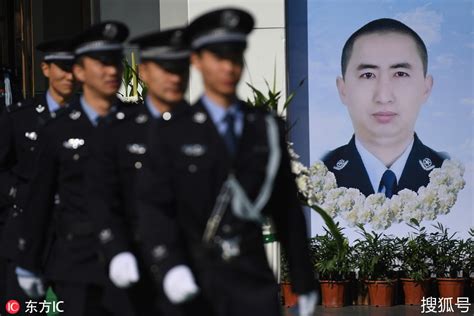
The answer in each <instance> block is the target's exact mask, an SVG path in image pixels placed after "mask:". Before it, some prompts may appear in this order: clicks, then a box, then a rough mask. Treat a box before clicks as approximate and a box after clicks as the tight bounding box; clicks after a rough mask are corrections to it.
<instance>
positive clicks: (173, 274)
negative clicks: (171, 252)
mask: <svg viewBox="0 0 474 316" xmlns="http://www.w3.org/2000/svg"><path fill="white" fill-rule="evenodd" d="M163 289H164V291H165V294H166V296H167V297H168V299H169V300H170V302H171V303H173V304H180V303H183V302H186V301H188V300H190V299H192V298H193V297H194V296H196V295H197V294H198V293H199V288H198V286H197V285H196V282H195V281H194V277H193V273H192V272H191V270H190V269H189V268H188V266H185V265H178V266H176V267H173V268H171V269H170V270H169V271H168V272H167V273H166V275H165V278H164V280H163Z"/></svg>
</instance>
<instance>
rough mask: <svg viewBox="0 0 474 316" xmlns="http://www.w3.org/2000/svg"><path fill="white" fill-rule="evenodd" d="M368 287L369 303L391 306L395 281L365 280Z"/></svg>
mask: <svg viewBox="0 0 474 316" xmlns="http://www.w3.org/2000/svg"><path fill="white" fill-rule="evenodd" d="M365 282H366V283H367V286H368V288H369V298H370V305H372V306H392V305H393V292H394V288H395V281H365Z"/></svg>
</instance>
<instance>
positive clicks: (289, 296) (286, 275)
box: [280, 249, 298, 308]
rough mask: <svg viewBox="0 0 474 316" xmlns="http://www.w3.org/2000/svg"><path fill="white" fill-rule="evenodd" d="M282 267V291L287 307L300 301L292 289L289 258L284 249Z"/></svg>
mask: <svg viewBox="0 0 474 316" xmlns="http://www.w3.org/2000/svg"><path fill="white" fill-rule="evenodd" d="M280 269H281V271H280V278H281V281H280V292H281V296H282V301H283V305H284V306H285V307H286V308H289V307H293V306H295V305H296V304H297V303H298V296H297V295H296V294H295V293H294V292H293V290H292V289H291V280H290V269H289V264H288V259H287V257H286V254H285V252H284V251H283V249H282V251H281V255H280Z"/></svg>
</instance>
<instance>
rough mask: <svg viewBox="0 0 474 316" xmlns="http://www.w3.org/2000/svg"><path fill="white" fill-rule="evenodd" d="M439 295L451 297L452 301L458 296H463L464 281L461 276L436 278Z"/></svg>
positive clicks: (455, 300)
mask: <svg viewBox="0 0 474 316" xmlns="http://www.w3.org/2000/svg"><path fill="white" fill-rule="evenodd" d="M436 280H437V281H438V290H439V296H440V297H452V298H453V302H457V300H458V297H460V296H463V293H464V282H465V281H466V279H463V278H437V279H436Z"/></svg>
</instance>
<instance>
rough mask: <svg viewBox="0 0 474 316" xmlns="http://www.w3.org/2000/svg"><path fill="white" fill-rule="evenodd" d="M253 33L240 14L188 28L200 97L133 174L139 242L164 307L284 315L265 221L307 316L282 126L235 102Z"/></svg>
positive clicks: (309, 294)
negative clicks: (190, 305)
mask: <svg viewBox="0 0 474 316" xmlns="http://www.w3.org/2000/svg"><path fill="white" fill-rule="evenodd" d="M253 25H254V20H253V18H252V17H251V16H250V15H249V14H248V13H247V12H245V11H242V10H238V9H231V8H230V9H222V10H217V11H213V12H210V13H207V14H204V15H202V16H200V17H198V18H197V19H196V20H194V21H193V22H192V23H191V24H190V26H189V32H190V35H189V36H190V45H191V48H192V50H193V52H192V55H191V62H192V64H193V65H194V66H195V67H196V68H197V69H198V70H199V71H200V72H201V74H202V77H203V82H204V90H205V91H204V95H203V96H202V97H201V99H200V100H199V101H198V102H197V103H196V104H194V105H193V106H192V107H190V108H189V109H188V110H187V111H186V112H185V113H184V114H183V115H180V116H179V117H175V118H174V119H173V120H170V121H168V122H165V123H164V124H162V125H161V126H156V131H155V132H154V133H153V135H155V136H156V137H153V138H151V140H150V154H149V156H148V159H147V163H146V164H145V166H144V168H143V169H142V172H140V175H139V189H138V196H139V197H138V199H139V201H138V211H139V214H140V217H139V223H140V226H139V232H140V237H141V238H142V240H143V243H144V249H143V251H144V255H145V258H146V260H147V264H148V266H149V269H150V270H151V271H152V272H153V274H154V279H155V280H156V282H161V283H162V284H163V288H164V291H165V294H166V295H167V297H168V298H169V299H170V300H171V302H173V303H175V304H181V303H183V302H186V301H189V300H190V299H192V298H193V297H195V296H196V295H198V294H201V297H202V298H204V299H205V300H206V302H207V304H208V307H209V308H210V309H211V311H210V312H208V313H207V314H206V315H222V316H224V315H225V316H232V315H260V316H262V315H272V316H274V315H280V313H281V306H280V302H279V298H278V288H277V284H276V281H275V278H274V276H273V273H272V271H271V269H270V268H269V265H268V262H267V258H266V256H265V251H264V246H263V238H262V228H261V223H262V217H263V216H264V215H268V216H271V217H272V218H273V220H274V222H275V224H276V227H277V231H278V236H279V239H280V240H281V242H282V245H283V247H284V248H285V250H286V252H287V253H288V256H289V261H290V269H291V278H292V282H293V286H294V290H295V291H296V293H298V294H300V297H299V303H300V304H299V307H300V312H301V315H312V312H313V311H314V305H315V301H316V294H315V291H314V276H313V272H312V269H311V264H310V260H309V255H308V247H307V239H306V238H307V235H306V225H305V220H304V216H303V212H302V210H301V207H300V204H299V202H298V199H297V194H296V192H297V191H296V186H295V180H294V177H293V176H292V174H291V170H290V164H289V156H288V152H287V150H286V142H285V139H284V135H285V134H284V126H283V124H284V123H283V122H282V121H280V120H279V119H278V118H277V116H276V115H274V114H272V113H268V112H266V111H265V110H263V109H256V108H252V107H249V106H248V105H246V104H245V103H244V102H242V101H240V100H238V99H237V97H236V87H237V84H238V82H239V80H240V76H241V73H242V68H243V52H244V50H245V48H246V38H247V34H248V33H249V32H250V31H251V30H252V28H253ZM195 314H197V313H195ZM190 315H193V313H190Z"/></svg>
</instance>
